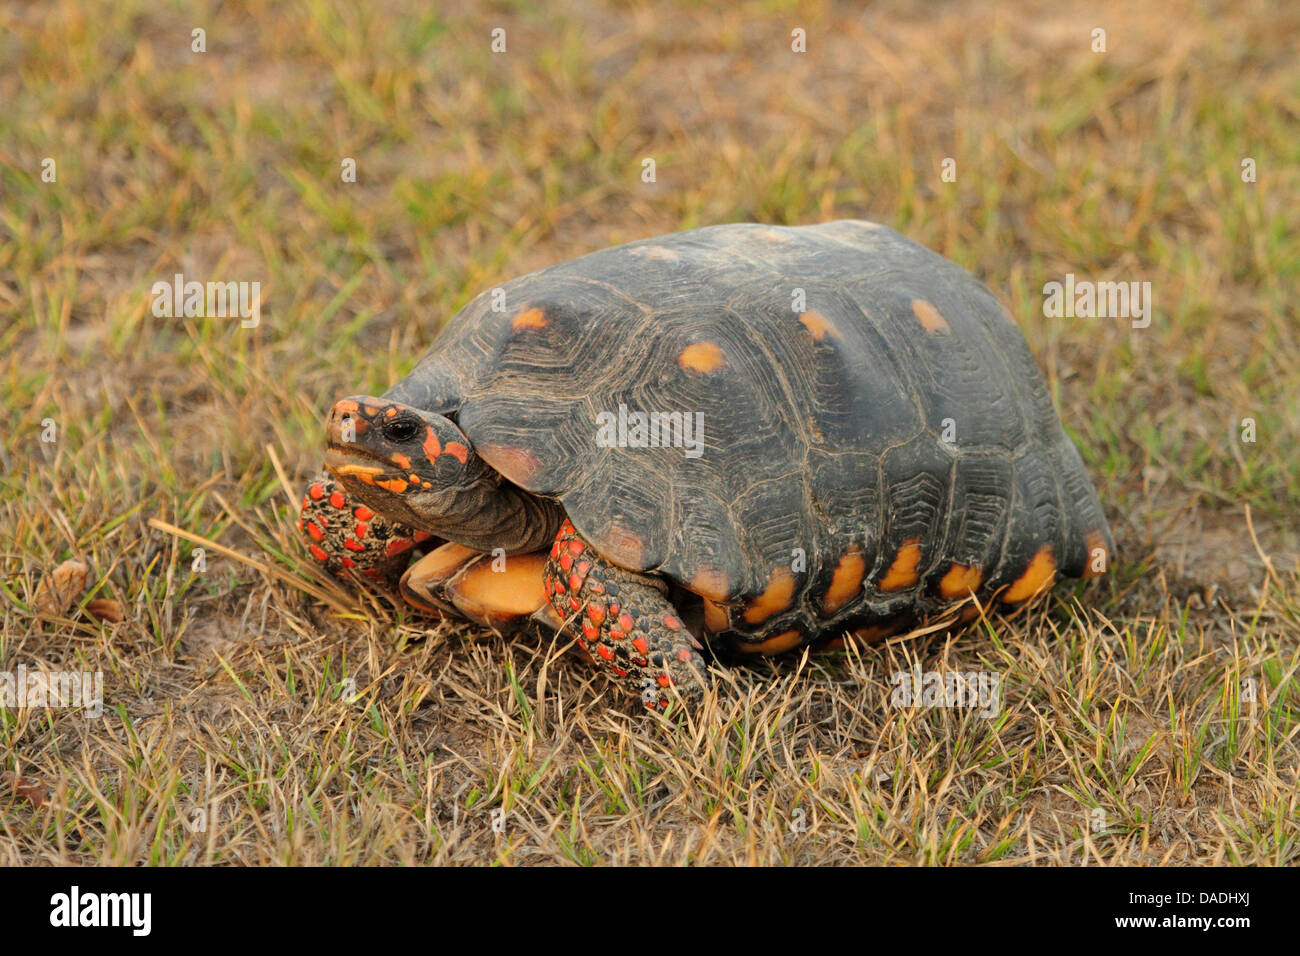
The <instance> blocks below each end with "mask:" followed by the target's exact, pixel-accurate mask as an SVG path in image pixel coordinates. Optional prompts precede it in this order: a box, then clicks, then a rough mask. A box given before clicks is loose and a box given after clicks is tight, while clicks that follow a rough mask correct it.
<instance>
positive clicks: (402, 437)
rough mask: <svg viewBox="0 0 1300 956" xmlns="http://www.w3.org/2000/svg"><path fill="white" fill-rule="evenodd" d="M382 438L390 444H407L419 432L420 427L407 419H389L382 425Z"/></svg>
mask: <svg viewBox="0 0 1300 956" xmlns="http://www.w3.org/2000/svg"><path fill="white" fill-rule="evenodd" d="M383 430H384V437H385V438H386V439H388V440H389V441H391V442H408V441H410V440H411V439H412V438H414V437H415V436H416V433H417V432H419V430H420V426H419V425H418V424H416V423H415V422H413V421H411V419H409V418H390V419H389V420H388V421H386V422H384V425H383Z"/></svg>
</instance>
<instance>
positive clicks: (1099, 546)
mask: <svg viewBox="0 0 1300 956" xmlns="http://www.w3.org/2000/svg"><path fill="white" fill-rule="evenodd" d="M1084 541H1085V543H1086V544H1087V546H1088V557H1087V559H1086V560H1085V561H1084V565H1083V576H1084V577H1085V578H1099V577H1101V576H1102V575H1103V574H1105V573H1106V572H1107V571H1108V570H1109V569H1110V550H1109V549H1108V548H1107V547H1106V539H1105V538H1103V537H1102V535H1101V532H1100V531H1097V530H1096V529H1093V530H1092V531H1089V532H1088V534H1087V536H1086V537H1085V538H1084ZM1098 558H1100V559H1101V568H1100V569H1098V568H1096V567H1095V566H1094V565H1095V563H1096V562H1097V559H1098Z"/></svg>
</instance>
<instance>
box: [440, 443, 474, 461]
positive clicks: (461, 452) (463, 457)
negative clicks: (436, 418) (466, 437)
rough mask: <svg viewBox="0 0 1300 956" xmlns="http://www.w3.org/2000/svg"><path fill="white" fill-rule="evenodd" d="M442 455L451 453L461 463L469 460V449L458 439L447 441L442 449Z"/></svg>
mask: <svg viewBox="0 0 1300 956" xmlns="http://www.w3.org/2000/svg"><path fill="white" fill-rule="evenodd" d="M442 453H443V454H444V455H451V457H452V458H455V459H456V460H457V461H458V462H460V463H461V464H462V465H463V464H465V462H467V461H469V449H468V448H466V447H465V446H464V445H462V444H461V443H460V442H458V441H449V442H447V444H446V446H445V447H444V448H443V449H442Z"/></svg>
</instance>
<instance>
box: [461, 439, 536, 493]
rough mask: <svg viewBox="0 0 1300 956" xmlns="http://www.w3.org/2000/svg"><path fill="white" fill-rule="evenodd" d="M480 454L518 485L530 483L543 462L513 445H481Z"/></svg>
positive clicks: (479, 447)
mask: <svg viewBox="0 0 1300 956" xmlns="http://www.w3.org/2000/svg"><path fill="white" fill-rule="evenodd" d="M477 447H478V453H479V456H480V457H481V458H482V459H483V460H484V461H486V462H487V463H488V464H489V465H491V466H492V467H493V468H495V469H496V470H497V471H499V472H501V474H503V475H505V476H506V477H507V478H508V479H510V480H511V481H512V482H514V483H515V484H516V485H524V486H526V485H528V483H529V482H530V481H532V478H533V476H534V475H536V474H537V473H538V472H539V471H541V468H542V463H541V462H540V461H538V460H537V459H536V458H535V457H534V456H533V455H532V454H530V453H529V452H527V451H525V450H524V449H522V448H516V447H515V446H513V445H479V446H477Z"/></svg>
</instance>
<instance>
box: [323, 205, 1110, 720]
mask: <svg viewBox="0 0 1300 956" xmlns="http://www.w3.org/2000/svg"><path fill="white" fill-rule="evenodd" d="M328 432H329V446H328V453H327V457H326V468H327V472H326V473H324V474H322V475H321V476H320V477H319V478H317V479H315V480H314V481H313V482H312V483H311V484H310V485H309V487H308V492H307V495H306V497H305V498H304V500H303V509H302V527H303V529H304V531H305V533H306V534H307V535H308V536H309V547H310V549H311V552H312V554H313V555H315V556H316V558H317V559H319V560H321V561H324V562H326V564H327V565H328V566H329V567H330V569H331V570H333V571H335V572H342V573H347V572H348V571H355V572H357V573H360V574H362V575H367V576H370V577H372V578H377V579H381V580H385V581H388V582H390V583H391V582H394V581H397V578H398V576H399V575H400V576H401V579H400V583H399V585H398V586H399V587H400V590H401V592H402V594H403V595H404V596H405V597H406V598H407V599H408V600H409V601H410V602H411V603H412V604H414V605H416V606H418V607H422V608H426V609H431V610H440V611H444V612H450V613H453V614H458V615H460V616H463V617H466V618H469V619H471V620H474V621H478V622H480V623H483V624H487V625H489V626H491V627H494V628H496V629H498V630H502V631H508V630H511V629H514V628H518V627H519V626H521V625H523V624H527V623H528V622H530V621H547V622H549V624H550V625H551V626H553V627H557V628H558V627H565V628H567V629H568V631H569V632H570V633H571V634H573V636H574V637H575V638H576V639H577V641H578V643H579V644H580V645H581V646H582V647H583V648H584V649H585V650H586V651H587V652H588V654H589V655H590V656H591V657H592V659H593V660H595V661H596V662H597V663H598V664H601V665H602V666H603V667H604V668H605V670H606V671H607V672H608V674H609V675H610V676H611V677H612V678H613V679H614V680H615V681H616V682H617V683H619V684H620V685H621V686H623V687H624V688H626V689H628V690H630V691H632V692H633V693H635V694H637V695H639V696H641V698H642V699H643V701H645V703H646V705H647V706H650V707H654V708H660V709H662V708H665V707H666V706H667V705H668V703H669V700H670V697H671V694H670V688H675V689H676V690H677V691H678V692H680V693H681V695H682V696H683V698H685V699H686V700H687V701H695V700H697V699H698V698H699V697H700V696H701V695H702V693H703V692H704V690H705V688H706V687H707V685H708V680H709V678H708V673H707V669H706V667H705V661H704V659H703V657H702V655H701V653H700V651H701V650H702V642H703V643H707V644H708V645H709V646H710V647H711V648H712V649H713V650H715V651H716V650H726V649H730V650H734V651H738V652H741V653H751V654H753V653H756V654H776V653H781V652H784V651H790V650H793V649H795V648H800V647H803V646H805V645H810V644H820V645H828V644H837V643H838V642H840V641H841V640H843V639H844V638H845V636H846V635H847V636H850V637H852V636H856V637H857V639H859V640H862V641H864V642H867V643H869V642H871V641H873V640H877V639H879V638H881V637H883V636H885V635H886V634H889V633H892V632H894V631H896V630H898V629H899V628H901V627H904V626H907V625H909V624H913V623H915V622H918V621H922V620H925V619H927V618H932V616H933V615H935V614H937V613H943V612H944V611H945V610H946V609H947V610H950V609H951V608H952V606H953V605H954V603H957V602H961V601H963V600H965V601H966V602H967V605H968V607H967V608H966V609H965V610H966V612H968V613H967V614H966V615H965V616H967V617H969V612H970V611H972V610H973V608H974V607H975V606H976V604H975V602H973V601H972V600H971V596H972V595H974V596H975V598H977V599H978V603H979V604H981V605H983V604H989V603H991V604H993V605H994V606H996V605H998V604H1003V605H1017V604H1021V603H1023V602H1025V601H1027V600H1029V599H1030V598H1033V597H1035V596H1037V595H1039V594H1041V593H1043V592H1044V591H1045V590H1047V589H1048V588H1049V587H1050V586H1051V584H1052V582H1053V581H1054V580H1055V578H1056V576H1057V575H1058V574H1063V575H1066V576H1071V577H1088V576H1092V575H1094V574H1097V573H1100V572H1103V571H1105V570H1106V568H1107V566H1108V562H1109V558H1110V555H1111V553H1113V550H1114V546H1113V543H1112V541H1111V537H1110V531H1109V528H1108V527H1107V524H1106V519H1105V517H1104V515H1103V514H1102V510H1101V506H1100V505H1099V503H1098V501H1097V495H1096V492H1095V491H1094V490H1093V486H1092V483H1091V481H1090V480H1089V478H1088V475H1087V473H1086V471H1085V470H1084V466H1083V463H1082V461H1081V460H1080V458H1079V454H1078V452H1077V450H1076V449H1075V447H1074V445H1073V443H1072V442H1071V441H1070V439H1069V438H1068V437H1067V436H1066V434H1065V432H1064V430H1063V429H1062V428H1061V424H1060V421H1059V420H1058V419H1057V416H1056V413H1055V411H1054V410H1053V408H1052V403H1051V400H1050V398H1049V396H1048V393H1047V389H1046V387H1045V385H1044V382H1043V378H1042V376H1041V374H1040V373H1039V370H1038V368H1037V366H1036V365H1035V363H1034V359H1033V357H1032V355H1031V354H1030V351H1029V349H1028V347H1027V345H1026V344H1025V340H1024V338H1023V337H1022V336H1021V334H1020V331H1019V329H1018V328H1017V326H1016V324H1015V322H1014V321H1013V320H1012V318H1011V316H1010V314H1009V313H1008V312H1007V311H1006V310H1005V309H1004V308H1003V307H1002V306H1001V305H1000V304H999V302H998V300H997V299H996V298H995V297H994V296H993V295H992V293H990V292H989V291H988V289H986V288H985V287H984V286H983V285H981V284H980V283H979V282H978V281H977V280H976V279H975V278H973V277H972V276H971V275H970V274H969V273H967V272H966V271H965V270H963V269H961V268H960V267H959V266H957V265H955V264H953V263H951V262H949V261H947V260H946V259H944V258H942V257H940V256H938V255H936V254H935V253H933V252H930V251H929V250H927V249H925V248H923V247H921V246H919V245H917V244H916V243H914V242H911V241H910V240H908V239H906V238H904V237H903V236H901V235H899V234H898V233H896V232H893V231H891V230H889V229H886V228H884V227H882V226H878V225H875V224H872V223H867V222H860V221H841V222H830V223H825V224H822V225H817V226H805V227H797V228H778V227H771V226H762V225H753V224H740V225H726V226H714V227H710V228H705V229H695V230H692V231H689V232H683V233H679V234H676V235H671V236H665V237H661V238H656V239H648V240H644V241H641V242H633V243H630V244H628V245H623V246H618V247H616V248H613V249H607V250H604V251H601V252H596V253H593V254H591V255H587V256H583V257H581V258H579V259H575V260H573V261H571V262H565V263H562V264H560V265H557V266H553V267H551V268H548V269H544V270H542V271H540V272H535V273H533V274H531V275H527V276H524V277H522V278H519V279H515V280H513V281H511V282H508V283H506V284H505V285H504V286H502V287H501V288H499V289H496V290H491V291H489V292H487V293H484V294H483V295H481V296H479V297H478V298H477V299H475V300H474V301H473V302H471V303H470V304H469V305H468V306H466V307H465V308H464V309H463V310H462V311H461V312H460V313H459V314H458V315H457V316H456V317H455V318H453V319H452V320H451V321H450V323H448V325H447V327H446V328H445V329H444V330H443V332H442V334H441V335H439V336H438V338H437V340H436V341H435V342H434V344H433V346H432V348H430V350H429V351H428V352H427V353H426V354H425V355H424V356H423V358H421V359H420V361H419V363H418V364H417V365H416V367H415V369H414V371H412V372H411V374H410V375H408V376H406V378H404V379H402V380H401V381H400V382H398V383H397V384H396V385H394V386H393V387H392V388H390V389H389V390H388V391H387V392H385V393H384V394H383V395H382V396H379V397H369V396H360V397H353V398H348V399H344V400H343V401H340V402H339V403H338V404H336V405H335V406H334V409H333V411H332V412H331V414H330V418H329V424H328ZM434 545H437V547H433V550H431V551H429V552H428V553H427V554H425V555H424V556H423V557H422V558H420V559H419V560H418V561H416V562H414V563H412V564H411V565H410V567H409V568H406V565H407V563H408V561H409V559H410V557H411V556H412V554H414V553H417V552H418V551H419V550H421V549H427V548H430V547H432V546H434ZM403 570H405V573H404V574H403V573H402V572H403Z"/></svg>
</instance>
